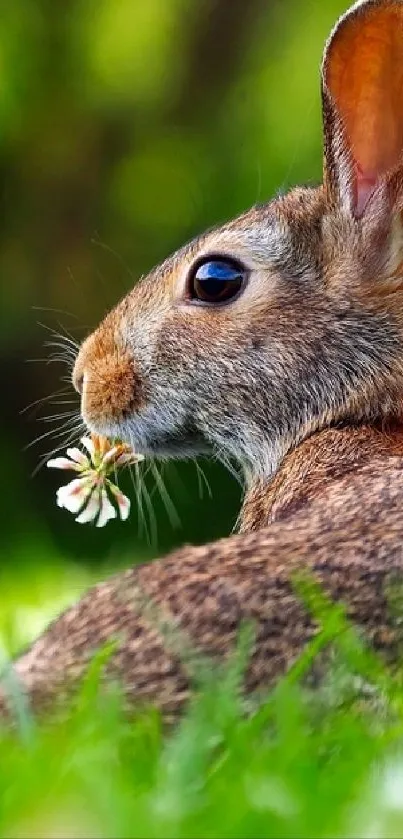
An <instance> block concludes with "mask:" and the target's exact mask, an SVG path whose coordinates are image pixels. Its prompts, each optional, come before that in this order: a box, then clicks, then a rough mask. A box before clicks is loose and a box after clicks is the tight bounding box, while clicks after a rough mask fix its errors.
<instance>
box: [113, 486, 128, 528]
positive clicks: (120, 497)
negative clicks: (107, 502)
mask: <svg viewBox="0 0 403 839" xmlns="http://www.w3.org/2000/svg"><path fill="white" fill-rule="evenodd" d="M109 489H110V491H111V492H112V493H113V495H114V497H115V498H116V503H117V505H118V508H119V513H120V518H121V519H122V521H126V519H127V518H129V514H130V499H129V498H128V497H127V495H124V494H123V492H121V491H120V489H119V487H117V486H116V485H115V484H112V483H109Z"/></svg>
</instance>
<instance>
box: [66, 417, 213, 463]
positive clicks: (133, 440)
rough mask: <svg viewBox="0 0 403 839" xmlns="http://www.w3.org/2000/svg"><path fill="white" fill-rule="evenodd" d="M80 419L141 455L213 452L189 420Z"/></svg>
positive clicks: (179, 455)
mask: <svg viewBox="0 0 403 839" xmlns="http://www.w3.org/2000/svg"><path fill="white" fill-rule="evenodd" d="M83 419H84V421H85V424H86V426H87V428H88V430H89V431H90V432H92V433H95V434H100V435H102V436H103V437H108V438H116V439H119V440H121V441H122V442H124V443H127V444H128V445H130V446H131V447H132V448H133V449H134V451H136V452H138V453H139V454H142V455H144V457H156V458H161V459H175V460H186V459H188V458H193V457H196V456H197V455H208V454H211V453H212V446H211V445H210V444H209V443H208V441H207V440H206V439H205V437H203V435H202V434H200V432H199V431H198V430H197V429H196V428H195V427H194V426H193V424H192V423H191V422H185V423H183V424H182V425H181V426H180V427H178V426H177V425H176V424H175V427H171V428H167V424H166V423H165V424H164V426H165V427H161V426H160V425H159V423H158V421H153V422H151V421H150V419H147V420H145V419H144V418H142V417H128V418H127V419H124V420H121V421H119V422H116V423H115V422H108V421H106V422H105V421H102V420H99V421H98V420H96V421H93V420H92V419H91V420H90V419H88V418H87V417H83Z"/></svg>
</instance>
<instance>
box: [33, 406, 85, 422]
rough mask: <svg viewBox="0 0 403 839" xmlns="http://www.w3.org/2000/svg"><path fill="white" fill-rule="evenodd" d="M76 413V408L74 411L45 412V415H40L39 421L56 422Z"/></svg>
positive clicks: (74, 415)
mask: <svg viewBox="0 0 403 839" xmlns="http://www.w3.org/2000/svg"><path fill="white" fill-rule="evenodd" d="M77 413H78V412H77V408H76V409H75V410H74V411H60V412H59V413H58V414H46V416H45V417H40V422H56V421H57V420H61V419H65V418H66V417H77Z"/></svg>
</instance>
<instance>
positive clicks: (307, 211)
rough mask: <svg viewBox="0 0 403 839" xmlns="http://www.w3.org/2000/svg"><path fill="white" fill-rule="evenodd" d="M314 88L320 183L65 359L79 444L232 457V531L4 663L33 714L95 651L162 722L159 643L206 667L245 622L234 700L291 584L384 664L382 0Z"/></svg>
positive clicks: (397, 253)
mask: <svg viewBox="0 0 403 839" xmlns="http://www.w3.org/2000/svg"><path fill="white" fill-rule="evenodd" d="M322 94H323V122H324V147H325V154H324V183H323V185H322V186H320V187H318V188H317V189H305V188H302V189H294V190H292V191H291V192H290V193H289V194H288V195H286V196H284V197H280V198H277V199H275V200H274V201H271V202H269V203H268V204H266V205H262V206H257V207H253V208H252V209H251V210H249V211H248V212H246V213H245V214H244V215H242V216H241V217H240V218H237V219H235V221H231V222H229V223H228V224H226V225H224V226H223V227H220V228H218V229H215V230H213V231H211V232H208V233H206V234H204V235H202V236H200V237H199V238H197V239H196V240H194V241H193V242H191V243H190V244H189V245H186V246H185V247H184V248H182V249H181V250H180V251H179V252H178V253H176V254H175V255H174V256H173V257H171V258H170V259H168V260H167V261H166V262H164V263H163V264H162V265H161V266H160V267H159V268H157V269H155V270H154V271H152V272H151V274H150V275H149V276H148V277H146V278H145V279H144V280H142V281H141V282H140V283H139V284H138V285H137V286H136V287H135V288H134V289H133V291H131V292H130V293H129V294H128V295H127V297H126V298H125V299H124V300H123V301H122V302H121V303H119V304H118V305H117V307H116V308H115V309H114V310H113V311H112V312H111V313H110V314H109V315H108V316H107V317H106V318H105V320H104V321H103V323H101V325H100V326H99V327H98V329H97V330H96V331H95V332H94V333H93V334H92V335H90V336H89V337H88V338H87V339H86V341H85V342H84V343H83V345H82V348H81V350H80V352H79V354H78V358H77V361H76V365H75V371H74V383H75V386H76V388H77V389H78V390H79V391H80V392H81V394H82V415H83V418H84V420H85V422H86V424H87V426H88V428H89V429H91V430H92V431H94V432H98V433H100V434H104V435H107V436H118V437H120V438H122V439H124V440H126V441H127V442H128V443H130V444H132V445H133V446H134V448H135V449H136V450H138V451H141V452H143V453H144V454H145V455H146V456H147V457H152V456H154V455H156V456H164V457H167V456H168V457H184V456H186V455H187V454H192V455H194V454H197V453H201V452H203V453H204V452H213V453H214V454H215V455H216V456H218V457H220V456H223V458H225V459H227V458H231V459H232V458H234V459H236V460H237V462H238V463H239V464H240V465H241V466H242V468H243V470H244V475H245V482H246V496H245V501H244V505H243V508H242V511H241V514H240V527H239V530H240V533H239V534H238V535H234V536H231V537H229V538H227V539H223V540H222V541H219V542H216V543H214V544H210V545H207V546H205V547H185V548H183V549H181V550H179V551H177V552H176V553H173V554H172V555H171V556H169V557H167V558H165V559H162V560H160V561H157V562H154V563H151V564H149V565H145V566H143V567H141V568H136V569H133V570H129V571H127V572H125V573H123V574H119V575H117V576H115V577H114V578H112V579H110V580H108V581H107V582H105V583H102V584H100V585H98V586H95V587H94V588H92V589H90V591H89V592H88V593H87V594H86V595H85V597H84V598H83V599H82V600H81V601H80V602H79V603H78V605H76V606H74V607H73V608H71V609H69V610H68V611H67V612H65V613H64V615H62V616H61V617H60V618H59V619H58V620H56V621H55V622H54V623H53V624H52V625H51V626H50V628H49V629H48V630H47V631H46V632H45V633H44V634H43V635H42V637H41V638H40V639H39V640H38V641H37V642H36V643H34V645H33V647H32V648H31V649H30V650H29V651H28V652H27V653H26V654H25V655H23V656H22V657H21V658H20V659H19V660H18V661H17V662H16V664H15V668H16V672H17V674H18V676H19V677H20V679H21V682H22V685H23V686H24V688H25V690H26V691H27V694H28V695H29V696H30V697H31V699H32V701H33V703H34V706H35V707H40V706H44V705H45V704H47V703H48V701H49V700H50V699H51V698H52V697H54V696H56V695H60V694H62V693H63V692H64V690H65V689H66V688H67V686H69V685H70V684H71V682H72V681H74V680H76V679H77V678H78V677H79V676H80V674H81V673H82V672H83V670H84V668H85V666H86V664H87V662H88V661H89V660H90V658H91V656H92V655H93V653H94V652H95V651H96V650H97V648H99V646H100V645H101V644H102V643H103V642H104V641H106V640H107V639H108V638H111V637H117V638H118V639H119V642H118V645H117V650H116V653H115V654H114V656H113V659H112V661H111V664H110V670H111V671H113V672H115V673H118V674H119V677H120V678H121V680H122V682H123V684H124V686H125V689H126V693H127V696H128V698H129V699H130V700H131V701H133V702H137V701H142V700H144V699H147V700H151V701H153V702H155V703H156V704H158V705H159V706H160V707H161V708H162V709H163V710H164V712H166V713H175V712H176V711H177V710H178V709H179V708H180V707H181V705H182V703H183V701H184V700H185V699H186V697H187V695H188V690H189V682H188V673H187V668H186V664H185V662H184V657H183V655H181V650H180V642H178V638H180V637H182V636H183V637H184V638H186V639H188V641H189V642H190V644H191V645H193V647H195V648H197V649H198V650H201V651H202V652H203V653H207V654H209V655H210V656H211V657H213V658H216V657H221V658H225V656H226V655H227V654H228V653H229V652H230V651H231V650H232V648H233V645H234V640H235V638H236V636H237V632H238V629H239V626H240V624H241V623H242V621H243V620H244V619H245V618H252V619H253V620H254V621H255V624H256V627H257V636H256V644H255V648H254V653H253V657H252V660H251V663H250V667H249V671H248V674H247V685H248V688H249V689H251V690H252V689H255V688H257V687H265V686H267V685H269V684H270V683H272V681H273V679H274V678H275V677H277V676H278V675H279V674H280V673H282V672H284V670H286V668H287V667H288V666H289V665H290V664H291V663H292V662H293V660H294V659H295V657H296V656H297V655H298V653H299V652H300V651H301V649H302V648H303V646H304V644H305V643H306V641H307V639H309V638H310V637H311V636H312V634H313V633H314V632H315V625H314V623H313V621H312V620H311V619H310V617H309V615H308V614H307V612H306V611H305V609H304V606H303V605H302V603H301V602H300V601H299V600H298V598H297V597H296V596H295V595H294V593H293V587H292V583H291V582H290V579H291V577H292V575H293V573H294V572H295V571H296V570H297V569H305V568H308V569H310V571H311V573H312V574H313V575H314V577H315V578H316V579H317V580H318V581H320V582H321V584H322V585H323V587H324V588H325V590H326V591H327V592H328V593H330V594H331V595H332V596H333V597H334V598H336V599H342V600H343V601H345V603H346V604H347V609H348V613H349V614H350V615H351V617H352V618H353V619H354V620H355V621H357V623H358V624H360V625H361V626H362V627H363V628H364V630H365V631H366V633H367V636H368V637H369V638H370V639H371V641H372V642H373V643H374V644H375V645H376V646H377V647H379V648H381V649H383V650H384V651H385V652H387V653H388V654H389V653H390V654H393V652H394V651H395V644H396V637H395V629H394V626H393V623H392V622H391V620H390V619H389V610H388V606H387V602H386V598H385V586H386V584H387V583H388V581H393V580H394V579H395V578H396V577H398V576H399V575H400V573H401V571H402V570H403V545H402V543H403V471H402V470H403V422H402V413H403V401H402V397H403V229H402V220H401V210H402V207H403V2H401V0H367V2H361V3H357V4H356V5H354V6H353V7H352V9H351V10H350V11H349V12H348V13H347V14H346V15H345V16H344V17H343V18H342V19H341V20H340V21H339V23H338V24H337V26H336V27H335V29H334V31H333V33H332V34H331V36H330V39H329V41H328V43H327V45H326V48H325V54H324V60H323V68H322ZM161 616H162V617H163V618H164V619H165V618H166V619H167V621H168V625H169V623H170V622H172V621H173V623H174V624H175V625H176V626H177V627H178V628H179V630H180V632H179V635H178V636H177V640H176V641H175V640H172V639H171V641H169V638H167V633H166V632H164V631H162V628H161V622H160V621H161ZM181 632H182V636H181ZM185 658H186V657H185Z"/></svg>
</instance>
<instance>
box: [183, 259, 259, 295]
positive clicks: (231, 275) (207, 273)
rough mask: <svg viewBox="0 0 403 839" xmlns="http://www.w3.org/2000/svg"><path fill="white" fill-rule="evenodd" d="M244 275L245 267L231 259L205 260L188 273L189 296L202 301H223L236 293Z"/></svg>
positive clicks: (240, 286)
mask: <svg viewBox="0 0 403 839" xmlns="http://www.w3.org/2000/svg"><path fill="white" fill-rule="evenodd" d="M245 276H246V271H245V269H244V268H242V266H241V265H239V264H237V263H236V262H233V261H232V260H228V259H219V258H217V259H209V260H206V262H202V263H201V264H199V265H198V266H197V267H196V268H195V269H194V270H193V272H192V274H191V275H190V278H189V287H188V293H189V297H190V299H191V300H196V301H197V300H199V301H200V302H202V303H211V304H214V303H225V302H226V301H227V300H231V298H233V297H235V296H236V295H237V294H238V292H239V291H240V289H241V288H242V285H243V282H244V279H245Z"/></svg>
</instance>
